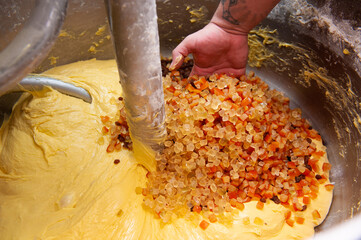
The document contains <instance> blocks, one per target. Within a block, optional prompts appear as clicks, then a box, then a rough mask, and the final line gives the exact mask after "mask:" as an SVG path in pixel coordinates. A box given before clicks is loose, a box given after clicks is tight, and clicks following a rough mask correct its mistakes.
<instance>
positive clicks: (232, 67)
mask: <svg viewBox="0 0 361 240" xmlns="http://www.w3.org/2000/svg"><path fill="white" fill-rule="evenodd" d="M189 54H192V55H193V59H194V66H193V69H192V72H191V74H190V76H192V75H199V76H209V75H211V74H213V73H219V74H221V73H226V74H229V75H233V76H235V77H239V76H241V75H243V74H245V71H246V64H247V56H248V41H247V34H242V33H237V32H234V31H233V32H232V31H227V30H225V29H223V28H221V27H219V26H218V25H216V24H214V23H209V24H208V25H206V26H205V27H204V28H203V29H201V30H199V31H197V32H195V33H193V34H191V35H189V36H187V37H186V38H185V39H184V40H183V41H182V42H181V43H180V44H179V45H178V46H177V47H176V48H175V49H174V50H173V52H172V58H173V60H172V63H171V65H170V67H169V70H171V71H172V70H176V69H178V68H180V67H181V65H182V63H183V61H184V58H185V57H187V56H188V55H189Z"/></svg>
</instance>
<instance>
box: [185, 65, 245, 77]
mask: <svg viewBox="0 0 361 240" xmlns="http://www.w3.org/2000/svg"><path fill="white" fill-rule="evenodd" d="M215 73H217V74H227V75H229V76H233V77H240V76H242V75H244V74H245V73H246V68H245V67H244V68H240V69H235V68H222V69H215V68H200V67H198V66H196V65H194V66H193V68H192V71H191V73H190V75H189V76H193V75H198V76H206V77H209V76H210V75H212V74H215Z"/></svg>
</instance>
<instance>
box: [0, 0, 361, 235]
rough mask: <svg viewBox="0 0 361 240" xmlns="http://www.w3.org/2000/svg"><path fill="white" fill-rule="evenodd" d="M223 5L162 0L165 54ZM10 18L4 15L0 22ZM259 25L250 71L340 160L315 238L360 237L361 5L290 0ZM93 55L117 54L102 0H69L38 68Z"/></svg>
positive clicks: (3, 103) (5, 107)
mask: <svg viewBox="0 0 361 240" xmlns="http://www.w3.org/2000/svg"><path fill="white" fill-rule="evenodd" d="M15 2H17V4H23V5H22V6H24V8H22V11H21V14H23V15H24V16H27V14H28V12H27V11H26V9H25V7H26V6H29V5H31V4H30V3H29V2H34V1H29V0H22V1H20V0H19V1H15ZM25 3H26V4H25ZM217 5H218V1H216V0H203V1H190V0H188V1H186V0H182V1H180V0H157V8H158V17H159V33H160V42H161V53H162V55H163V56H170V52H171V50H172V49H173V48H174V47H175V46H176V45H177V44H178V43H179V42H180V41H181V40H182V39H183V38H184V37H185V36H187V35H188V34H190V33H193V32H194V31H196V30H198V29H200V28H202V27H203V26H204V25H205V24H206V23H207V22H208V21H209V19H210V18H211V16H212V14H213V12H214V11H215V8H216V6H217ZM29 9H30V7H29ZM29 11H30V10H29ZM6 20H8V19H6V17H5V16H2V15H1V16H0V23H1V24H3V22H4V21H6ZM11 21H12V22H11V24H13V25H14V26H15V25H17V24H20V25H21V24H22V22H21V21H19V19H16V18H14V19H11ZM259 27H261V28H262V29H263V28H265V27H267V28H268V30H266V31H264V33H265V34H266V35H264V34H263V35H262V34H260V33H259V32H258V33H257V32H255V33H252V34H251V36H253V37H252V39H253V40H254V41H255V43H264V44H263V48H262V49H263V50H262V51H264V52H263V53H264V54H266V55H267V54H268V57H267V58H266V59H264V60H262V61H261V60H260V59H257V58H253V59H250V66H249V67H248V70H253V71H255V72H256V74H258V75H259V76H261V77H262V79H263V80H265V81H266V82H268V83H269V84H270V85H271V86H272V87H274V88H277V89H278V90H280V91H282V92H284V93H285V94H286V95H287V96H289V97H290V99H291V103H292V104H293V106H300V107H301V109H302V110H303V113H304V117H306V118H307V119H309V121H310V122H311V123H312V125H313V126H314V128H316V129H317V130H318V131H319V132H320V134H321V135H322V137H323V139H324V140H325V145H326V146H327V152H328V156H329V160H330V162H331V163H332V165H333V168H332V172H331V181H333V182H335V189H334V200H333V203H332V206H331V209H330V212H329V215H328V217H327V218H326V220H325V221H324V223H323V224H322V225H321V226H319V227H317V228H316V238H317V239H339V238H341V239H361V228H360V227H359V226H361V218H360V216H358V215H359V212H360V204H361V202H360V201H361V187H360V185H359V183H360V182H361V157H360V156H361V146H360V140H361V117H359V115H360V113H361V97H360V96H361V42H360V41H361V4H359V1H358V0H347V1H337V0H329V1H328V0H323V1H316V0H312V1H311V0H309V1H308V2H307V1H306V0H293V1H292V0H283V1H281V3H280V4H279V5H278V6H277V7H276V8H275V9H274V10H273V11H272V12H271V14H270V15H269V16H268V18H267V19H265V20H264V21H263V22H262V23H261V24H260V25H259V26H258V28H259ZM273 29H277V32H273V33H272V30H273ZM264 40H265V41H264ZM263 41H264V42H263ZM0 43H1V41H0ZM289 44H291V45H289ZM0 49H1V47H0ZM90 58H97V59H110V58H114V55H113V48H112V45H111V41H110V39H109V32H108V28H107V22H106V14H105V9H104V4H103V1H102V0H70V1H69V6H68V12H67V16H66V19H65V23H64V25H63V31H62V32H61V34H60V36H59V37H58V39H57V41H56V43H55V45H54V47H53V49H52V50H51V52H50V53H49V55H48V59H46V60H45V61H43V62H42V64H41V65H40V66H39V67H38V68H37V69H36V70H35V71H36V72H41V71H43V70H46V69H49V68H51V67H53V66H56V65H62V64H66V63H70V62H74V61H78V60H85V59H90ZM257 64H260V65H261V66H262V67H261V68H257V67H255V66H256V65H257ZM12 101H13V99H9V97H6V96H5V97H2V98H1V99H0V110H2V112H6V111H9V110H10V109H11V105H12ZM350 219H352V220H351V221H347V220H350ZM344 222H347V223H346V224H345V223H344ZM341 223H343V224H341ZM357 226H358V227H357ZM340 236H341V237H340Z"/></svg>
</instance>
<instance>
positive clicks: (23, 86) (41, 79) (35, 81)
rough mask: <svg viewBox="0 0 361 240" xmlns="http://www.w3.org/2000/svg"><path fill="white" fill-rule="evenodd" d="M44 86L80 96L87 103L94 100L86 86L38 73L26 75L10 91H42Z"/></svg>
mask: <svg viewBox="0 0 361 240" xmlns="http://www.w3.org/2000/svg"><path fill="white" fill-rule="evenodd" d="M44 87H51V88H53V89H55V90H57V91H59V92H61V93H63V94H66V95H69V96H72V97H76V98H80V99H82V100H84V101H85V102H87V103H91V102H92V97H91V96H90V94H89V92H88V91H87V90H85V89H84V88H81V87H77V86H75V85H74V84H71V83H66V82H63V81H61V80H58V79H55V78H51V77H46V76H38V75H28V76H26V77H25V78H23V79H22V80H21V81H20V82H19V83H18V84H17V85H16V86H15V87H14V88H12V89H11V90H10V91H9V92H24V91H41V90H42V89H44ZM9 92H8V93H9Z"/></svg>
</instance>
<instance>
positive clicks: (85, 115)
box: [0, 60, 332, 240]
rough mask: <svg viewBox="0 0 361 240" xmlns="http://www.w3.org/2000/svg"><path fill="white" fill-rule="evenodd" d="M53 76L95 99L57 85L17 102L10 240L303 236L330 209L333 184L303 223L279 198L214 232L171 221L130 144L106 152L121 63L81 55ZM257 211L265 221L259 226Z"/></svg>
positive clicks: (7, 201) (4, 201)
mask: <svg viewBox="0 0 361 240" xmlns="http://www.w3.org/2000/svg"><path fill="white" fill-rule="evenodd" d="M44 74H45V75H48V76H53V77H55V78H58V79H61V80H63V81H66V82H72V83H74V84H75V85H78V86H81V87H83V88H85V89H87V90H88V91H89V92H90V94H91V95H92V97H93V102H92V104H88V103H86V102H84V101H82V100H80V99H77V98H74V97H70V96H67V95H63V94H61V93H59V92H57V91H55V90H52V89H48V90H45V91H42V92H39V93H33V94H30V93H26V94H24V95H23V96H22V97H21V99H20V100H19V101H18V103H17V104H16V106H15V107H14V110H13V113H12V115H11V116H10V117H9V119H8V120H6V122H5V123H4V124H3V126H2V127H1V130H0V136H1V142H0V149H1V150H0V151H1V152H0V236H1V239H2V240H9V239H31V240H33V239H42V240H48V239H52V240H53V239H62V240H64V239H87V240H90V239H97V240H99V239H104V240H108V239H303V238H305V237H309V236H311V235H312V234H313V232H314V226H316V225H318V224H319V223H321V222H322V220H323V219H324V218H325V216H326V214H327V212H328V209H329V206H330V204H331V200H332V191H327V190H326V189H325V188H324V186H323V185H321V186H320V190H319V194H318V198H317V199H316V200H313V201H312V203H311V204H310V205H309V206H308V208H307V209H306V210H305V211H303V212H301V213H300V214H301V216H303V217H305V219H306V220H305V222H304V223H303V224H297V223H295V224H294V226H293V227H290V226H289V225H287V224H286V223H285V220H284V214H285V212H286V211H287V209H286V208H285V207H283V206H282V205H281V204H278V205H277V204H275V203H273V202H272V201H268V202H267V203H266V204H265V206H264V208H263V209H262V210H259V209H257V208H256V203H257V202H255V201H251V202H249V203H246V204H245V209H244V210H243V211H235V212H234V213H230V214H229V216H226V217H224V218H222V219H219V221H218V222H217V223H213V224H210V226H209V227H208V228H207V229H206V230H202V229H201V228H200V227H199V222H200V221H201V219H202V216H200V215H198V214H195V213H194V216H193V218H192V219H173V220H172V221H171V223H169V224H164V223H161V221H160V220H158V219H156V218H155V217H154V215H153V214H152V213H150V212H149V211H147V210H146V209H145V208H144V207H143V206H142V199H143V196H142V195H141V194H136V191H135V189H136V187H143V186H145V183H146V176H145V175H146V173H147V171H146V170H145V168H143V167H142V166H140V165H137V164H136V161H135V160H134V158H133V154H132V153H131V152H129V151H127V150H122V151H120V152H112V153H107V152H106V148H107V145H108V142H109V140H108V139H107V138H108V137H109V136H108V135H107V136H106V137H103V134H102V131H101V130H102V126H103V124H102V122H101V119H100V116H105V115H107V116H110V117H111V119H112V120H113V121H115V120H116V113H117V111H118V109H117V106H116V104H115V102H116V99H117V98H118V97H119V96H121V92H122V91H121V87H120V84H119V77H118V73H117V68H116V63H115V61H114V60H109V61H97V60H89V61H83V62H77V63H73V64H69V65H65V66H60V67H56V68H53V69H51V70H49V71H47V72H45V73H44ZM101 138H104V141H101ZM318 148H319V149H320V150H325V148H324V147H323V146H322V144H320V143H318ZM114 159H119V160H120V163H119V164H114ZM322 161H327V158H326V157H324V158H323V159H322ZM322 161H321V162H320V164H322ZM320 166H321V165H320ZM327 183H329V182H327ZM314 209H317V210H318V211H319V212H320V214H321V216H322V217H321V219H319V220H318V221H316V220H314V219H313V217H312V211H313V210H314ZM256 217H259V218H261V219H262V220H263V222H262V223H259V222H257V221H256V223H255V221H254V219H255V218H256Z"/></svg>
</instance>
